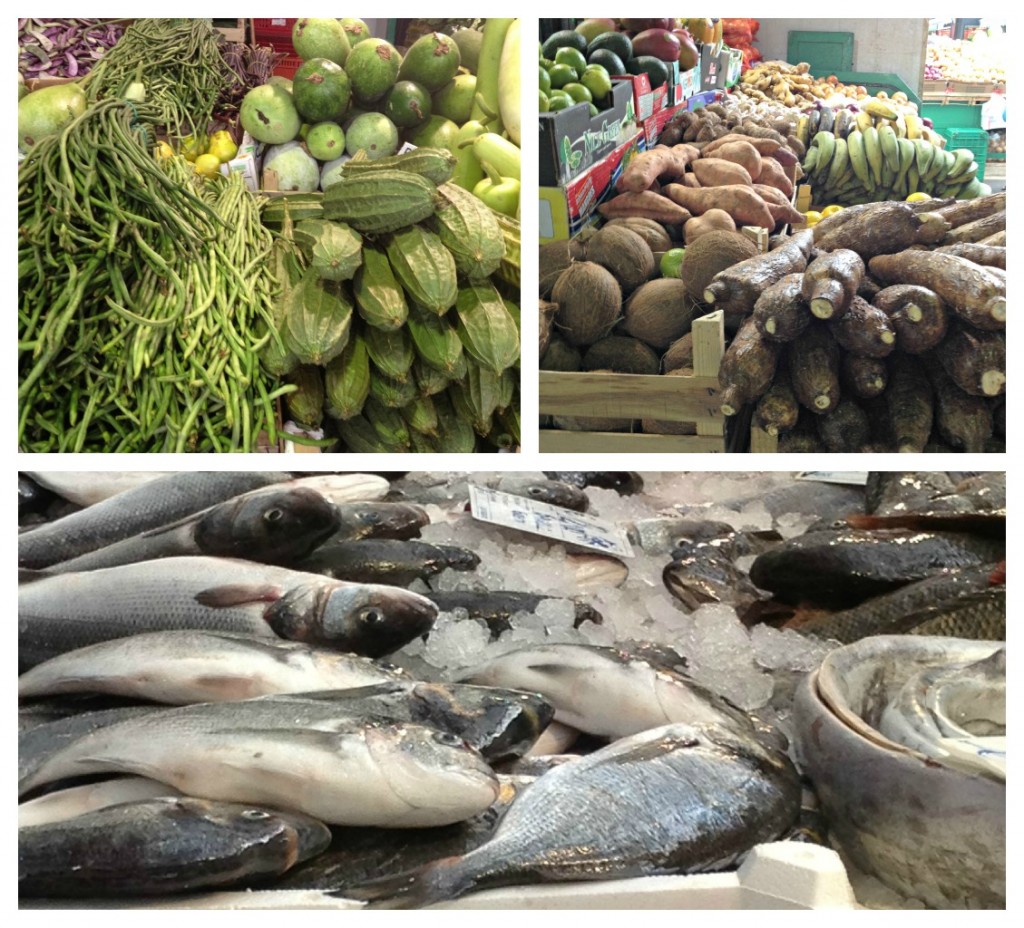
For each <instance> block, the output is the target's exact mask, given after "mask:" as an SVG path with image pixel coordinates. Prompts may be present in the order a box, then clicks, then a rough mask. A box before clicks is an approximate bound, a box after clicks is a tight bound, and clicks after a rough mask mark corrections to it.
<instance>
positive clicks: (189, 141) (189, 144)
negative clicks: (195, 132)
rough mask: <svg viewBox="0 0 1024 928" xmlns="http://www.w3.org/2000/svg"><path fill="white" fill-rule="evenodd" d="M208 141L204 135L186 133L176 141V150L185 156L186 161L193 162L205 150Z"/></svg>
mask: <svg viewBox="0 0 1024 928" xmlns="http://www.w3.org/2000/svg"><path fill="white" fill-rule="evenodd" d="M208 142H209V140H208V139H207V138H206V136H205V135H199V136H192V135H186V136H184V137H183V138H182V139H181V141H180V142H179V143H178V151H180V152H181V154H183V155H184V156H185V160H186V161H191V162H193V163H195V160H196V158H198V157H199V156H200V155H202V154H204V153H205V152H206V146H207V144H208Z"/></svg>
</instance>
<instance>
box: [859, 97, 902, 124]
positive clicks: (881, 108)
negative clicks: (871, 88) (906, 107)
mask: <svg viewBox="0 0 1024 928" xmlns="http://www.w3.org/2000/svg"><path fill="white" fill-rule="evenodd" d="M864 112H865V113H869V114H870V115H872V116H875V117H877V118H879V119H895V118H896V117H897V116H898V115H899V112H900V111H899V110H898V109H896V107H895V106H893V105H892V104H891V103H889V102H887V101H885V100H879V99H878V98H877V97H873V98H872V99H870V100H868V102H867V103H866V104H864Z"/></svg>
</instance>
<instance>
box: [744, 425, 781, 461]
mask: <svg viewBox="0 0 1024 928" xmlns="http://www.w3.org/2000/svg"><path fill="white" fill-rule="evenodd" d="M750 450H751V453H753V454H777V453H778V451H779V438H778V436H777V435H769V434H768V433H767V432H766V431H765V430H764V429H759V428H755V427H754V426H751V428H750Z"/></svg>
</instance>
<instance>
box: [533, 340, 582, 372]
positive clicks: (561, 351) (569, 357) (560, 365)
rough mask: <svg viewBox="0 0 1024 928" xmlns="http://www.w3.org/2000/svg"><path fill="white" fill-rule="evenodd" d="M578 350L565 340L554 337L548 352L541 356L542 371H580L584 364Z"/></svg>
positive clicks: (549, 344)
mask: <svg viewBox="0 0 1024 928" xmlns="http://www.w3.org/2000/svg"><path fill="white" fill-rule="evenodd" d="M582 361H583V359H582V356H581V355H580V352H579V349H578V348H573V346H572V345H570V344H569V343H568V342H567V341H566V340H565V339H564V338H559V337H558V336H557V335H552V336H551V339H550V340H549V342H548V347H547V350H546V351H545V352H544V354H542V355H541V356H540V369H541V370H542V371H568V372H572V371H578V370H580V366H581V364H582Z"/></svg>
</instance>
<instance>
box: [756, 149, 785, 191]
mask: <svg viewBox="0 0 1024 928" xmlns="http://www.w3.org/2000/svg"><path fill="white" fill-rule="evenodd" d="M757 182H758V183H759V184H765V185H766V186H768V187H777V188H778V189H779V190H781V191H782V192H783V193H784V194H785V195H786V196H787V197H791V196H793V181H791V180H790V179H789V178H788V177H786V172H785V171H783V170H782V165H781V164H779V162H778V161H776V160H775V159H774V158H762V159H761V173H760V174H758V175H757Z"/></svg>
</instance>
